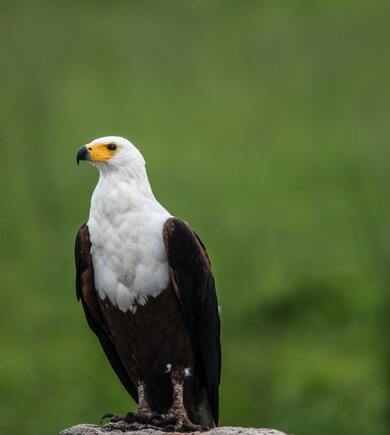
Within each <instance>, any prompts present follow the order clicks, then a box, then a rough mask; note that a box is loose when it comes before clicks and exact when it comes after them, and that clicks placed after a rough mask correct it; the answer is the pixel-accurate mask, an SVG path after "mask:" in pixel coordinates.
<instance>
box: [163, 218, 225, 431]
mask: <svg viewBox="0 0 390 435" xmlns="http://www.w3.org/2000/svg"><path fill="white" fill-rule="evenodd" d="M164 243H165V248H166V252H167V256H168V263H169V268H170V274H171V279H172V281H173V283H174V287H175V290H176V293H177V294H178V296H179V299H180V303H181V306H182V309H183V312H184V317H185V319H186V323H187V326H188V328H189V331H190V335H191V339H192V343H193V346H194V350H195V355H197V358H198V359H199V360H200V361H201V367H202V371H203V378H204V382H205V384H206V391H207V396H208V401H209V405H210V408H211V411H212V414H213V417H214V421H215V424H216V425H217V424H218V413H219V392H218V388H219V384H220V373H221V343H220V320H219V313H218V300H217V293H216V290H215V283H214V277H213V274H212V271H211V264H210V260H209V257H208V255H207V252H206V249H205V247H204V245H203V244H202V242H201V241H200V239H199V237H198V236H197V235H196V234H195V233H194V232H193V231H192V230H191V228H190V227H189V226H188V225H187V224H186V223H185V222H183V221H182V220H180V219H177V218H170V219H168V220H167V222H166V223H165V225H164Z"/></svg>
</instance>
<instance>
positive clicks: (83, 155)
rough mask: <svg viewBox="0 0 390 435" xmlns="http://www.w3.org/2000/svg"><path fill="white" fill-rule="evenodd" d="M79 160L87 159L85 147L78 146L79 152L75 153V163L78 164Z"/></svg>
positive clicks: (87, 152)
mask: <svg viewBox="0 0 390 435" xmlns="http://www.w3.org/2000/svg"><path fill="white" fill-rule="evenodd" d="M80 160H89V151H88V149H87V148H86V147H82V148H80V150H79V152H78V153H77V157H76V162H77V165H79V164H80Z"/></svg>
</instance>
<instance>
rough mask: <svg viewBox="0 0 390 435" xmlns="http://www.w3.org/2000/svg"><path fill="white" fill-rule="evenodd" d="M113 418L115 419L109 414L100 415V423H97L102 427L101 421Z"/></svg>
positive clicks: (113, 415)
mask: <svg viewBox="0 0 390 435" xmlns="http://www.w3.org/2000/svg"><path fill="white" fill-rule="evenodd" d="M113 417H115V414H110V413H108V414H104V415H102V416H101V417H100V423H99V426H102V425H103V421H104V420H105V419H106V418H109V419H110V420H111V419H112V418H113Z"/></svg>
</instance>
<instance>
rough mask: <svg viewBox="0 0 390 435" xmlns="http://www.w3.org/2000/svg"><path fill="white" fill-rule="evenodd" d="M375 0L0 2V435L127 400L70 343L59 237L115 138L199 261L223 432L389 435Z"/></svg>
mask: <svg viewBox="0 0 390 435" xmlns="http://www.w3.org/2000/svg"><path fill="white" fill-rule="evenodd" d="M389 19H390V7H389V3H388V1H384V0H383V1H381V0H377V1H373V2H368V1H348V0H340V1H325V0H324V1H294V2H293V1H278V0H275V1H254V0H251V1H250V0H240V1H238V0H236V1H233V0H229V1H228V0H225V1H222V0H220V1H215V0H203V1H200V0H192V1H189V0H187V1H183V0H180V1H179V0H175V1H174V0H165V1H163V0H155V1H152V0H142V1H141V0H137V1H112V2H108V1H102V0H95V1H75V0H69V1H67V2H49V1H47V2H45V1H35V2H31V1H27V0H25V1H19V2H11V1H2V2H1V14H0V65H1V68H0V84H1V103H0V152H1V171H0V173H1V175H0V176H1V180H2V183H1V184H2V189H1V192H2V193H1V204H2V206H1V216H0V219H1V221H0V229H1V250H0V268H1V270H0V277H1V278H0V279H1V284H0V285H1V316H0V326H1V328H0V339H1V358H0V433H1V434H4V435H22V434H27V433H28V434H31V435H32V434H37V435H38V434H39V435H46V434H47V435H49V434H50V435H52V434H56V433H58V432H59V430H60V429H63V428H65V427H67V426H70V425H73V424H76V423H81V422H97V421H98V419H99V417H100V416H101V415H102V414H103V413H106V412H117V413H124V412H126V411H128V410H129V409H130V408H134V404H133V403H131V401H130V399H129V398H128V396H127V395H126V393H125V391H124V389H123V388H122V387H121V386H120V384H119V382H118V381H117V379H116V377H115V375H114V373H113V371H112V370H111V368H110V367H109V365H108V363H107V362H106V360H105V357H104V355H103V353H102V351H101V349H100V346H99V344H98V342H97V340H96V339H95V337H94V336H93V335H92V333H91V332H90V331H89V330H88V328H87V325H86V321H85V319H84V315H83V313H82V308H81V306H80V305H79V304H78V303H77V302H76V299H75V289H74V265H73V243H74V237H75V234H76V231H77V229H78V227H79V225H80V224H81V223H83V222H85V221H86V219H87V216H88V209H89V201H90V196H91V192H92V190H93V188H94V185H95V183H96V180H97V173H96V170H95V169H94V168H93V167H89V166H87V165H83V166H82V167H80V168H77V166H76V164H75V163H76V162H75V156H76V152H77V150H78V148H79V146H81V145H82V144H84V143H86V142H88V141H90V140H91V139H93V138H95V137H99V136H102V135H108V134H115V135H122V136H125V137H128V138H129V139H130V140H131V141H132V142H133V143H135V144H136V145H137V146H138V147H139V148H140V150H141V151H142V153H143V154H144V156H145V158H146V161H147V168H148V173H149V177H150V180H151V183H152V186H153V190H154V192H155V194H156V196H157V198H158V199H159V200H160V201H161V202H162V203H163V204H164V205H165V206H166V207H167V208H168V209H169V210H170V211H171V213H172V214H174V215H176V216H180V217H182V218H184V219H186V220H187V221H188V222H190V223H191V225H192V226H193V228H194V229H195V230H196V231H197V232H198V233H199V234H200V236H201V238H202V239H203V241H204V242H205V244H206V246H207V247H208V251H209V253H210V256H211V258H212V262H213V266H214V271H215V275H216V280H217V285H218V291H219V298H220V303H221V305H222V322H223V331H222V332H223V377H222V386H221V396H222V397H221V423H222V424H229V425H252V426H257V427H267V426H268V427H276V428H278V429H281V430H284V431H286V432H288V433H293V434H296V435H299V434H302V435H312V434H318V435H322V434H330V433H336V432H337V433H340V434H361V433H367V434H370V435H381V434H387V433H389V432H390V414H389V403H390V402H389V401H390V398H389V391H390V344H389V339H388V331H389V327H390V318H389V312H390V298H389V284H390V265H389V255H390V232H389V223H390V219H389V217H390V216H389V214H390V210H389V194H388V192H389V182H390V174H389V158H390V150H389V143H388V140H389V133H390V132H389V97H390V93H389V88H390V86H389V77H390V58H389V42H390V31H389V30H388V29H389Z"/></svg>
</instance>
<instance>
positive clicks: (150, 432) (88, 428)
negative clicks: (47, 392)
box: [60, 422, 286, 435]
mask: <svg viewBox="0 0 390 435" xmlns="http://www.w3.org/2000/svg"><path fill="white" fill-rule="evenodd" d="M170 433H172V432H162V431H161V430H159V429H158V428H155V427H153V426H148V425H141V424H138V423H132V424H128V423H124V422H119V423H109V424H105V425H104V426H96V425H94V424H79V425H77V426H73V427H71V428H69V429H65V430H64V431H62V432H61V434H60V435H126V434H127V435H130V434H135V435H167V434H170ZM195 433H198V434H201V433H203V434H205V435H239V434H246V435H286V434H285V433H284V432H280V431H278V430H275V429H254V428H243V427H228V426H226V427H217V428H215V429H212V430H210V431H208V432H195ZM181 435H183V434H182V433H181Z"/></svg>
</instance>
